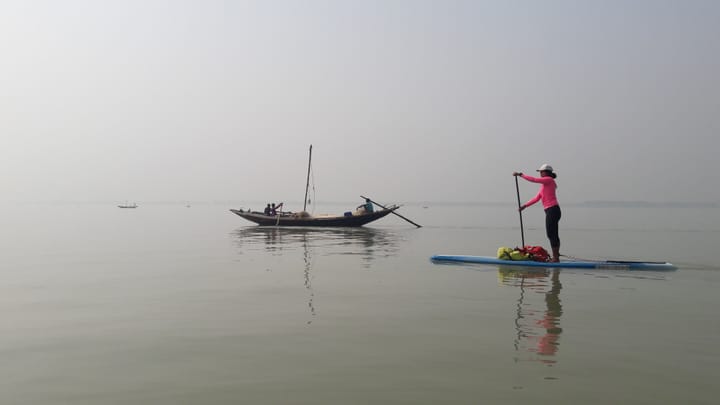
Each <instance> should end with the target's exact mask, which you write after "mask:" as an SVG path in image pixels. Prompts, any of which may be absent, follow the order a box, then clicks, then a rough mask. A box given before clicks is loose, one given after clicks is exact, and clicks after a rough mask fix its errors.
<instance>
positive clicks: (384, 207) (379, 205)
mask: <svg viewBox="0 0 720 405" xmlns="http://www.w3.org/2000/svg"><path fill="white" fill-rule="evenodd" d="M360 198H362V199H365V200H368V201H370V202H371V203H373V204H375V205H377V206H378V207H380V208H383V209H386V210H387V209H389V208H388V207H386V206H384V205H382V204H378V203H376V202H375V201H373V200H371V199H369V198H367V197H363V196H360ZM391 212H392V213H393V214H395V215H397V216H399V217H400V218H402V219H404V220H406V221H408V222H410V223H411V224H413V225H415V226H417V227H418V228H422V225H418V224H416V223H415V222H413V221H411V220H409V219H407V218H405V217H404V216H402V215H400V214H398V213H397V212H395V211H394V210H393V211H391Z"/></svg>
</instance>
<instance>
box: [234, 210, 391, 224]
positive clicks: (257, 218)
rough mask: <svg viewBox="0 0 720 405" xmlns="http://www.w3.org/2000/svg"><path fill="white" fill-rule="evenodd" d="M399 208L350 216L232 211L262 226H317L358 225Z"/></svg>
mask: <svg viewBox="0 0 720 405" xmlns="http://www.w3.org/2000/svg"><path fill="white" fill-rule="evenodd" d="M396 209H397V208H396V207H393V208H390V209H385V210H380V211H375V212H371V213H369V214H361V215H349V216H322V217H313V216H299V215H293V214H283V215H265V214H263V213H261V212H254V211H243V210H233V209H231V210H230V212H232V213H234V214H236V215H238V216H241V217H243V218H245V219H247V220H248V221H251V222H255V223H256V224H258V225H260V226H317V227H357V226H363V225H365V224H368V223H370V222H372V221H376V220H378V219H380V218H382V217H384V216H386V215H388V214H390V213H391V212H393V211H395V210H396Z"/></svg>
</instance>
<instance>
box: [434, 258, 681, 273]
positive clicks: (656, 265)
mask: <svg viewBox="0 0 720 405" xmlns="http://www.w3.org/2000/svg"><path fill="white" fill-rule="evenodd" d="M430 260H432V261H433V262H438V263H440V262H447V263H478V264H489V265H500V266H512V267H542V268H555V269H558V268H559V269H563V268H565V269H605V270H651V271H668V270H677V267H675V266H674V265H673V264H671V263H667V262H635V261H620V260H604V261H579V260H578V261H575V260H573V261H561V262H556V263H553V262H534V261H530V260H503V259H498V258H495V257H489V256H466V255H435V256H432V257H430Z"/></svg>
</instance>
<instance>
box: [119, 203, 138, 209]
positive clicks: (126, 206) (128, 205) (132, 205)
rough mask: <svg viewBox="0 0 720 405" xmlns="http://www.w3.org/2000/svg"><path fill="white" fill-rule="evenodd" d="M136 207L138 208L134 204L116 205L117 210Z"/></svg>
mask: <svg viewBox="0 0 720 405" xmlns="http://www.w3.org/2000/svg"><path fill="white" fill-rule="evenodd" d="M137 207H138V205H137V204H135V203H132V204H128V203H125V204H120V205H118V208H137Z"/></svg>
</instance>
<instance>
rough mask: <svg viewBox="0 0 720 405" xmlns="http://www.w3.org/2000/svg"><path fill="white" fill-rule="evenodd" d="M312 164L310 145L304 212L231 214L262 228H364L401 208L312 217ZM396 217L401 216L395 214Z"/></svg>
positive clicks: (236, 212) (249, 211) (233, 211)
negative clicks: (310, 202)
mask: <svg viewBox="0 0 720 405" xmlns="http://www.w3.org/2000/svg"><path fill="white" fill-rule="evenodd" d="M311 163H312V145H310V153H309V158H308V174H307V182H306V184H305V199H304V200H303V201H304V202H303V210H302V211H301V212H295V213H293V212H278V213H277V214H275V215H272V214H271V215H268V214H265V213H264V212H259V211H251V210H243V209H238V210H235V209H231V210H230V212H232V213H234V214H237V215H239V216H241V217H243V218H245V219H247V220H248V221H251V222H255V223H256V224H258V225H260V226H324V227H357V226H363V225H365V224H367V223H370V222H372V221H376V220H378V219H380V218H382V217H384V216H386V215H388V214H390V213H394V211H395V210H397V209H398V208H400V207H399V206H397V205H391V206H387V207H385V206H382V205H379V204H377V203H375V204H376V205H378V206H380V207H381V208H382V209H381V210H378V211H373V212H367V211H364V210H356V211H354V212H345V213H344V214H343V215H311V214H310V213H308V212H307V211H306V208H307V201H308V199H307V197H308V188H309V186H310V167H311ZM395 215H400V214H397V213H395Z"/></svg>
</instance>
